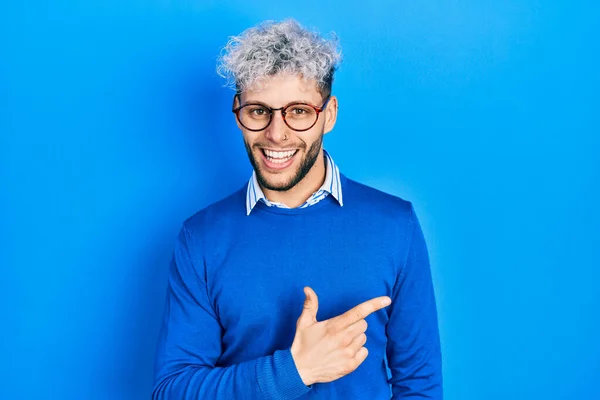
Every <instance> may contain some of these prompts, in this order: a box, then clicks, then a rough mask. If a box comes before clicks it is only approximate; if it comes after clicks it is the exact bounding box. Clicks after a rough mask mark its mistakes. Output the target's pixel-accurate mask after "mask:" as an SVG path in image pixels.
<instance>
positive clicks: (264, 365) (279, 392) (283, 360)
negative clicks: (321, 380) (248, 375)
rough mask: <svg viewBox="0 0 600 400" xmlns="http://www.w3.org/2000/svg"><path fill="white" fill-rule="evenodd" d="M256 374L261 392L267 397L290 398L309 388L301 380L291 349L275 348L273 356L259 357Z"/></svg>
mask: <svg viewBox="0 0 600 400" xmlns="http://www.w3.org/2000/svg"><path fill="white" fill-rule="evenodd" d="M256 376H257V379H258V386H259V387H260V390H261V392H262V394H263V395H265V396H266V398H268V399H273V400H291V399H295V398H297V397H300V396H302V395H303V394H305V393H307V392H308V391H309V390H310V389H311V387H309V386H306V385H305V384H304V382H302V378H301V377H300V374H299V373H298V369H297V368H296V363H295V362H294V359H293V358H292V351H291V349H285V350H277V351H275V353H273V356H271V357H264V358H262V359H260V361H259V362H258V363H257V364H256Z"/></svg>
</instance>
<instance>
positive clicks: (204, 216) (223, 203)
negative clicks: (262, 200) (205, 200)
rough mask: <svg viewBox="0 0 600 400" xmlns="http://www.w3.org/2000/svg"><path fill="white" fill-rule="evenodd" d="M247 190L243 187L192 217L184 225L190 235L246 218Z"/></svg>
mask: <svg viewBox="0 0 600 400" xmlns="http://www.w3.org/2000/svg"><path fill="white" fill-rule="evenodd" d="M246 188H247V185H246V184H244V186H243V187H241V188H240V189H238V190H236V191H235V192H233V193H231V194H229V195H228V196H226V197H224V198H222V199H220V200H218V201H215V202H214V203H212V204H210V205H208V206H206V207H204V208H203V209H201V210H199V211H197V212H196V213H195V214H193V215H192V216H190V217H189V218H187V219H186V220H185V222H184V223H183V229H184V230H185V231H187V233H188V235H190V236H195V235H198V234H202V233H203V232H204V231H205V230H212V228H213V227H216V226H227V225H229V224H232V223H235V221H236V220H239V219H240V218H243V217H245V216H246Z"/></svg>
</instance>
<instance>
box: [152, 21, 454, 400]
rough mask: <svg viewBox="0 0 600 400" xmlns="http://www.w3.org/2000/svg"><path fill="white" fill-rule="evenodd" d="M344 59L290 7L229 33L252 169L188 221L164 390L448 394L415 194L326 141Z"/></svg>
mask: <svg viewBox="0 0 600 400" xmlns="http://www.w3.org/2000/svg"><path fill="white" fill-rule="evenodd" d="M339 59H340V54H339V52H338V50H337V46H336V43H335V42H333V41H328V40H325V39H324V38H322V37H320V36H319V35H317V34H316V33H313V32H310V31H307V30H305V29H304V28H302V27H301V26H300V25H299V24H297V23H296V22H294V21H292V20H288V21H284V22H281V23H265V24H262V25H260V26H258V27H255V28H251V29H248V30H247V31H245V32H244V33H243V34H242V35H240V36H238V37H234V38H232V39H231V40H230V42H229V43H228V45H227V46H226V48H225V51H224V54H223V56H222V57H221V64H220V67H219V71H220V72H221V73H222V74H224V75H226V76H228V77H230V78H231V79H232V82H233V83H234V85H235V88H236V89H237V94H236V95H235V97H234V103H233V112H234V114H235V118H236V121H237V125H238V127H239V128H240V130H241V132H242V135H243V137H244V142H245V145H246V149H247V152H248V156H249V158H250V162H251V164H252V166H253V167H254V173H253V175H252V178H251V179H250V182H248V184H247V185H244V187H242V188H241V189H240V190H238V191H236V192H235V193H233V194H232V195H230V196H229V197H227V198H225V199H223V200H221V201H218V202H216V203H214V204H212V205H210V206H209V207H207V208H205V209H203V210H202V211H200V212H198V213H197V214H195V215H194V216H192V217H191V218H189V219H188V220H187V221H185V223H184V225H183V228H182V230H181V232H180V234H179V238H178V241H177V243H176V246H175V251H174V256H173V262H172V264H171V270H170V278H169V289H168V296H167V304H166V309H165V314H164V321H163V326H162V330H161V335H160V339H159V344H158V350H157V355H156V368H155V388H154V392H153V398H154V399H237V398H239V399H282V400H283V399H304V398H319V399H373V400H374V399H389V398H390V397H392V398H395V399H405V398H430V399H441V398H442V377H441V356H440V341H439V334H438V326H437V314H436V305H435V299H434V291H433V285H432V280H431V272H430V267H429V260H428V254H427V248H426V244H425V241H424V238H423V233H422V231H421V228H420V226H419V222H418V220H417V217H416V215H415V212H414V209H413V206H412V204H411V203H410V202H408V201H405V200H403V199H400V198H398V197H395V196H392V195H389V194H385V193H383V192H380V191H378V190H375V189H373V188H370V187H367V186H365V185H362V184H360V183H358V182H355V181H353V180H351V179H349V178H347V177H346V176H344V175H343V174H341V173H340V172H339V169H338V167H337V166H336V164H335V163H334V162H333V159H332V157H331V156H330V155H329V154H328V153H327V152H326V151H325V150H324V149H323V145H322V144H323V135H324V134H326V133H328V132H329V131H331V130H332V129H333V127H334V125H335V122H336V117H337V110H338V103H337V99H336V97H335V96H333V95H331V84H332V80H333V72H334V70H335V69H336V67H337V64H338V63H339ZM302 291H304V295H305V297H304V296H301V294H302ZM386 300H387V301H386ZM390 300H391V304H390ZM303 301H304V303H303ZM317 312H318V313H319V314H318V315H319V317H318V318H317ZM386 356H387V357H386ZM386 361H387V364H388V365H389V369H390V371H391V378H390V379H389V380H388V376H387V370H386Z"/></svg>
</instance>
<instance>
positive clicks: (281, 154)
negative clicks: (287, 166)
mask: <svg viewBox="0 0 600 400" xmlns="http://www.w3.org/2000/svg"><path fill="white" fill-rule="evenodd" d="M264 151H265V155H266V156H267V158H268V159H269V161H270V162H272V163H275V164H281V163H284V162H286V161H288V160H289V159H290V158H292V157H293V156H294V154H296V150H289V151H271V150H266V149H265V150H264Z"/></svg>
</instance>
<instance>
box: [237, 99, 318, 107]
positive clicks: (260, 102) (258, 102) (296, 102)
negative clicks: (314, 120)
mask: <svg viewBox="0 0 600 400" xmlns="http://www.w3.org/2000/svg"><path fill="white" fill-rule="evenodd" d="M249 104H259V105H261V106H265V107H268V108H279V107H271V106H270V105H268V104H267V103H264V102H262V101H259V100H250V101H247V102H245V103H243V104H242V105H243V106H245V105H249ZM292 104H307V105H310V106H315V107H319V106H318V105H317V104H314V103H311V102H309V101H305V100H294V101H290V102H289V103H286V104H284V105H283V106H282V108H286V107H288V106H291V105H292Z"/></svg>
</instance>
